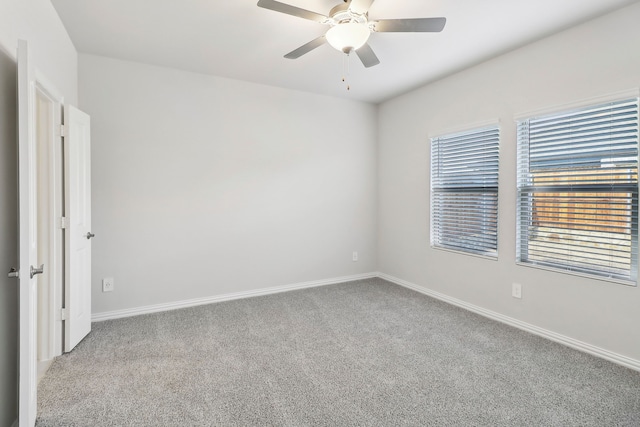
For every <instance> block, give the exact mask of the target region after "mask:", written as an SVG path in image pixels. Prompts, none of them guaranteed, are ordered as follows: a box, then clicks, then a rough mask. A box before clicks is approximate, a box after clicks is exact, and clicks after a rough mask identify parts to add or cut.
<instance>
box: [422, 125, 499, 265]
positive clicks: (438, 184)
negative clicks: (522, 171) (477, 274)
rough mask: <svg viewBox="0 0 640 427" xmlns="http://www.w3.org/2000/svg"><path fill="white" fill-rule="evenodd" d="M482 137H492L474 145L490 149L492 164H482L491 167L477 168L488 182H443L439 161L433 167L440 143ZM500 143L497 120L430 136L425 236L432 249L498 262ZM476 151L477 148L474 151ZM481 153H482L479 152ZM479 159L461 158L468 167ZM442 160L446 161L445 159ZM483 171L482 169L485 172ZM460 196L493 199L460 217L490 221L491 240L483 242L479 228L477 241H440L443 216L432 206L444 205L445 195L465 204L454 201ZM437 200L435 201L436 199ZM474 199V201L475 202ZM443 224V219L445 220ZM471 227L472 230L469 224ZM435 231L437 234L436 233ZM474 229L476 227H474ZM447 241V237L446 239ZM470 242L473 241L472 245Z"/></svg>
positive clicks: (483, 238)
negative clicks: (488, 197)
mask: <svg viewBox="0 0 640 427" xmlns="http://www.w3.org/2000/svg"><path fill="white" fill-rule="evenodd" d="M483 134H493V136H492V137H491V136H487V140H488V141H490V142H488V143H482V142H478V146H483V145H487V144H488V146H493V147H492V148H493V151H491V155H490V156H489V157H491V158H492V161H491V160H490V161H487V162H486V163H487V164H489V163H495V167H488V168H487V167H486V166H483V168H481V170H482V172H484V173H486V172H489V174H488V175H491V177H490V178H489V180H488V183H483V184H477V185H474V184H469V183H460V180H462V181H464V179H462V178H461V177H462V176H463V174H461V175H457V176H456V177H455V178H454V179H453V180H454V181H456V180H457V181H458V183H457V184H455V183H452V182H451V181H448V182H446V183H445V181H447V179H446V178H443V170H444V169H445V168H443V166H442V162H440V164H438V165H436V162H437V161H438V160H442V158H443V155H442V153H440V154H438V150H439V149H440V148H441V147H442V144H443V143H444V141H453V143H458V144H459V143H460V142H461V141H462V140H464V139H468V138H471V139H474V138H476V139H479V140H482V137H481V136H482V135H483ZM500 140H501V129H500V124H499V122H497V121H492V122H488V123H483V124H481V125H476V126H474V127H468V128H466V129H465V130H461V131H460V130H459V131H454V132H446V133H444V132H443V133H441V134H438V135H436V136H432V137H430V143H431V146H430V153H431V157H430V165H429V166H430V198H429V199H430V200H429V213H430V221H429V233H430V247H431V248H432V249H437V250H442V251H447V252H453V253H459V254H464V255H470V256H475V257H480V258H484V259H489V260H494V261H495V260H497V259H498V229H499V206H498V200H499V197H498V196H499V164H500ZM476 151H477V149H476ZM483 154H484V153H483ZM480 158H481V157H478V158H475V157H472V156H470V155H465V159H469V164H471V163H472V162H473V161H474V160H475V162H480V160H478V159H480ZM445 161H446V159H445ZM485 168H486V169H485ZM481 175H482V173H479V174H478V175H476V176H475V178H476V179H480V178H479V177H480V176H481ZM462 193H464V194H467V195H468V196H470V197H472V198H473V195H476V197H480V200H481V201H482V202H485V201H484V200H482V198H483V197H486V196H487V195H492V196H493V198H494V200H493V201H492V203H491V204H490V205H489V206H487V207H485V208H484V209H481V210H475V211H472V210H470V211H468V215H467V216H466V217H465V218H464V219H466V220H467V221H469V222H474V221H476V222H478V223H482V222H483V221H490V222H491V223H493V226H492V227H490V228H489V229H488V233H493V236H494V237H493V238H492V239H486V238H485V237H483V236H484V235H485V234H484V231H485V229H484V228H482V229H481V230H482V231H483V233H482V235H481V236H480V237H479V238H478V235H477V234H476V235H473V236H471V235H460V236H458V239H459V242H458V244H452V243H451V242H449V243H447V242H445V241H444V240H445V239H446V236H443V231H444V230H443V228H444V227H443V224H444V222H443V220H442V219H443V218H444V217H446V213H444V212H443V210H442V209H440V210H438V209H437V207H436V205H437V204H438V205H440V206H442V204H444V203H445V202H446V200H444V199H445V198H446V195H447V194H449V195H453V199H451V200H450V201H455V202H458V203H463V204H464V203H465V202H464V201H463V199H464V196H463V198H457V197H456V194H457V195H458V196H460V195H461V194H462ZM439 196H440V197H441V198H440V200H438V202H436V198H438V197H439ZM477 201H478V199H476V202H477ZM474 214H480V215H482V217H483V219H482V220H479V219H478V217H477V216H476V217H475V218H474ZM445 221H446V220H445ZM471 228H474V226H473V225H472V226H471ZM437 229H439V231H437ZM476 229H477V227H476ZM450 239H451V238H450ZM465 239H466V240H467V241H468V242H472V244H470V245H466V246H465V245H464V244H462V243H461V242H462V241H463V240H465ZM474 239H475V241H476V242H479V243H475V244H473V242H474ZM491 240H493V246H492V247H489V248H488V249H487V248H483V246H486V242H490V241H491Z"/></svg>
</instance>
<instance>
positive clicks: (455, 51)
mask: <svg viewBox="0 0 640 427" xmlns="http://www.w3.org/2000/svg"><path fill="white" fill-rule="evenodd" d="M280 1H283V2H286V3H289V4H292V5H295V6H298V7H301V8H304V9H308V10H312V11H314V12H319V13H322V14H328V13H329V10H330V9H331V8H332V7H333V6H335V5H337V4H340V3H341V0H280ZM636 1H638V0H527V1H525V0H429V1H427V0H402V1H400V0H376V1H375V2H374V3H373V5H372V7H371V9H370V11H369V18H370V20H375V19H390V18H423V17H438V16H444V17H446V18H447V25H446V26H445V28H444V30H443V31H442V32H441V33H373V34H372V35H371V38H370V39H369V44H370V45H371V47H372V48H373V50H374V51H375V52H376V54H377V56H378V58H379V59H380V61H381V63H380V65H377V66H375V67H372V68H369V69H365V68H364V67H363V66H362V64H361V63H360V61H359V60H358V58H357V57H356V56H355V55H353V57H351V58H350V67H349V70H350V73H349V77H348V79H349V82H350V87H351V89H350V90H349V91H347V90H346V87H345V84H344V83H343V82H342V81H341V77H342V74H343V62H344V61H343V54H342V53H340V52H338V51H336V50H334V49H333V48H331V47H330V46H329V45H324V46H321V47H319V48H318V49H316V50H313V51H311V52H310V53H307V54H306V55H304V56H302V57H301V58H299V59H296V60H290V59H285V58H283V55H284V54H286V53H288V52H290V51H291V50H293V49H295V48H297V47H299V46H301V45H302V44H304V43H306V42H308V41H310V40H312V39H314V38H316V37H318V36H320V35H322V34H323V33H324V32H325V31H326V30H327V29H328V27H326V26H324V25H322V24H318V23H316V22H313V21H308V20H304V19H301V18H297V17H294V16H290V15H284V14H281V13H277V12H274V11H271V10H267V9H263V8H259V7H257V6H256V3H257V0H227V1H221V0H207V1H205V0H91V1H87V0H52V3H53V5H54V7H55V8H56V10H57V11H58V14H59V15H60V18H61V19H62V21H63V22H64V24H65V26H66V28H67V30H68V32H69V34H70V36H71V39H72V40H73V43H74V44H75V46H76V48H77V49H78V51H79V52H82V53H90V54H96V55H103V56H108V57H113V58H120V59H125V60H131V61H138V62H143V63H148V64H154V65H160V66H166V67H172V68H179V69H183V70H188V71H194V72H198V73H204V74H212V75H217V76H222V77H229V78H234V79H239V80H245V81H250V82H256V83H262V84H266V85H272V86H279V87H285V88H291V89H296V90H302V91H307V92H313V93H320V94H325V95H329V96H338V97H343V98H350V99H355V100H360V101H367V102H374V103H377V102H381V101H383V100H385V99H388V98H390V97H392V96H394V95H397V94H400V93H403V92H406V91H408V90H410V89H412V88H415V87H418V86H421V85H423V84H425V83H427V82H430V81H433V80H435V79H438V78H440V77H443V76H445V75H447V74H451V73H454V72H456V71H459V70H461V69H463V68H466V67H468V66H470V65H473V64H476V63H478V62H480V61H483V60H486V59H488V58H491V57H493V56H496V55H498V54H500V53H503V52H505V51H508V50H511V49H514V48H516V47H519V46H522V45H524V44H526V43H528V42H531V41H533V40H537V39H539V38H541V37H544V36H546V35H549V34H552V33H554V32H557V31H560V30H562V29H565V28H568V27H570V26H573V25H575V24H578V23H581V22H584V21H586V20H588V19H591V18H593V17H596V16H598V15H602V14H604V13H606V12H609V11H611V10H614V9H617V8H619V7H622V6H625V5H628V4H631V3H635V2H636Z"/></svg>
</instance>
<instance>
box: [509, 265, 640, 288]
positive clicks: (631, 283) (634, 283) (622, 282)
mask: <svg viewBox="0 0 640 427" xmlns="http://www.w3.org/2000/svg"><path fill="white" fill-rule="evenodd" d="M516 265H519V266H522V267H529V268H537V269H539V270H547V271H552V272H554V273H562V274H569V275H571V276H578V277H584V278H586V279H592V280H599V281H604V282H611V283H617V284H619V285H624V286H630V287H632V288H636V287H638V283H637V281H633V280H624V279H616V278H615V277H604V276H597V275H595V274H588V273H581V272H579V271H571V270H564V269H562V268H555V267H548V266H546V265H539V264H531V263H528V262H522V261H516Z"/></svg>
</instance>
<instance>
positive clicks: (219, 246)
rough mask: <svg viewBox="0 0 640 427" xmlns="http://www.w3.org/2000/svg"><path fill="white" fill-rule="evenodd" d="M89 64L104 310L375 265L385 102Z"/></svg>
mask: <svg viewBox="0 0 640 427" xmlns="http://www.w3.org/2000/svg"><path fill="white" fill-rule="evenodd" d="M79 64H80V67H79V70H80V71H79V75H80V81H79V92H80V105H81V108H82V109H83V110H85V111H86V112H87V113H89V114H90V115H91V126H92V167H93V170H92V175H93V185H92V189H93V195H92V197H93V231H94V232H95V234H96V237H95V239H94V240H93V292H92V295H93V312H94V314H95V313H103V312H109V311H113V310H121V309H127V308H132V307H141V306H147V305H154V304H160V303H168V302H175V301H181V300H188V299H192V298H200V297H209V296H216V295H223V294H228V293H235V292H243V291H249V290H255V289H259V288H266V287H272V286H281V285H288V284H296V283H300V282H305V281H312V280H322V279H329V278H334V277H342V276H347V275H355V274H361V273H368V272H372V271H375V268H376V254H377V249H376V238H375V235H376V206H377V204H376V191H377V187H376V186H377V180H376V170H375V169H376V163H377V157H376V107H374V106H372V105H368V104H364V103H358V102H350V101H345V100H340V99H332V98H329V97H324V96H318V95H310V94H305V93H302V92H296V91H291V90H284V89H279V88H273V87H267V86H261V85H257V84H252V83H244V82H240V81H235V80H229V79H224V78H218V77H212V76H205V75H200V74H194V73H189V72H184V71H178V70H173V69H168V68H160V67H155V66H148V65H143V64H138V63H133V62H125V61H120V60H114V59H108V58H104V57H98V56H91V55H80V61H79ZM354 250H357V251H358V252H359V255H360V260H359V261H358V262H353V261H352V260H351V254H352V251H354ZM104 277H114V278H115V291H114V292H111V293H103V292H102V290H101V279H102V278H104Z"/></svg>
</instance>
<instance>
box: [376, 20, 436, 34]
mask: <svg viewBox="0 0 640 427" xmlns="http://www.w3.org/2000/svg"><path fill="white" fill-rule="evenodd" d="M446 23H447V18H413V19H381V20H380V21H376V22H375V23H374V26H373V28H374V31H377V32H379V33H438V32H440V31H442V29H443V28H444V24H446Z"/></svg>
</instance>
